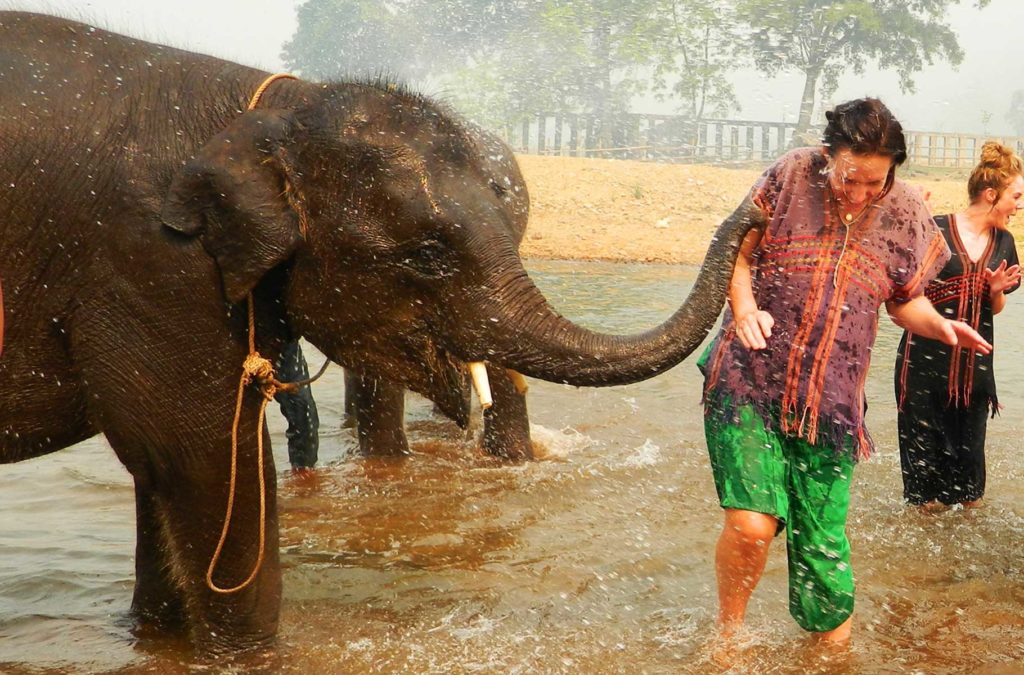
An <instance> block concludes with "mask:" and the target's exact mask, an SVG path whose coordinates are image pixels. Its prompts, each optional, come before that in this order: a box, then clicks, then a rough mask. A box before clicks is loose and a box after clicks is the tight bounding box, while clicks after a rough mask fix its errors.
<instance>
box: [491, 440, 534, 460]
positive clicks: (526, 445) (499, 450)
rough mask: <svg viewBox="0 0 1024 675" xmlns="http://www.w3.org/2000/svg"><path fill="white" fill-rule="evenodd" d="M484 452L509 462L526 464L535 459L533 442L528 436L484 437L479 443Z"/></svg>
mask: <svg viewBox="0 0 1024 675" xmlns="http://www.w3.org/2000/svg"><path fill="white" fill-rule="evenodd" d="M481 446H482V447H483V450H484V452H486V453H487V454H488V455H490V456H492V457H499V458H501V459H505V460H508V461H510V462H528V461H531V460H533V459H535V454H534V451H533V442H532V441H531V440H530V438H529V435H527V437H526V438H525V439H524V438H511V437H508V436H504V437H489V436H487V435H486V434H485V435H484V438H483V441H482V442H481Z"/></svg>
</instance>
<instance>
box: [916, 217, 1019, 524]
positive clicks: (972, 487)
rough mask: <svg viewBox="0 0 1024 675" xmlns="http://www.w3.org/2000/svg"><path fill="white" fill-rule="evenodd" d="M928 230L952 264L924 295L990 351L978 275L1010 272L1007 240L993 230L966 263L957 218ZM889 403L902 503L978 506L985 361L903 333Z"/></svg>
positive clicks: (985, 296)
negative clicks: (938, 233)
mask: <svg viewBox="0 0 1024 675" xmlns="http://www.w3.org/2000/svg"><path fill="white" fill-rule="evenodd" d="M935 222H936V223H937V224H938V226H939V229H941V230H942V234H943V236H944V237H945V238H946V243H947V244H948V245H949V249H950V251H952V252H953V256H952V257H951V258H950V259H949V262H947V263H946V266H945V267H944V268H943V270H942V272H940V273H939V276H938V277H937V278H936V279H935V280H934V281H932V282H931V283H930V284H929V285H928V287H927V289H926V290H925V295H927V297H928V299H929V300H931V302H932V304H933V305H935V308H936V309H937V310H938V311H939V313H940V314H942V315H943V316H944V317H946V318H948V319H958V320H961V321H965V322H967V323H968V324H970V325H971V327H972V328H974V329H975V330H977V331H978V332H979V333H981V335H982V337H984V338H985V339H986V340H987V341H988V342H990V343H992V344H995V342H994V340H993V337H994V336H993V327H992V303H991V300H990V299H989V286H988V283H987V282H986V281H985V276H984V270H985V268H989V269H993V270H994V269H996V268H997V267H999V264H1000V263H1001V262H1002V261H1003V260H1005V261H1006V264H1007V266H1011V265H1016V264H1017V248H1016V246H1014V242H1013V235H1011V234H1010V233H1009V232H1007V231H1006V230H998V229H993V230H992V236H991V238H990V239H989V243H988V246H987V247H986V248H985V251H984V252H983V253H982V254H981V257H980V258H979V259H978V260H977V261H972V260H971V258H970V256H968V255H967V250H966V248H965V247H964V244H963V242H962V241H961V240H960V235H959V233H958V230H957V228H956V226H955V223H956V216H955V215H946V216H936V217H935ZM1013 290H1016V287H1014V288H1011V289H1008V290H1007V291H1006V292H1007V293H1009V292H1011V291H1013ZM896 402H897V404H898V406H899V418H898V419H899V439H900V441H899V442H900V464H901V466H902V470H903V496H904V498H905V499H906V500H907V501H908V502H910V503H911V504H924V503H927V502H931V501H939V502H942V503H943V504H957V503H962V502H970V501H975V500H977V499H981V497H982V495H984V494H985V430H986V423H987V420H988V416H989V413H990V412H991V414H992V416H995V414H996V412H997V411H998V409H999V400H998V398H997V397H996V379H995V373H994V372H993V370H992V355H991V354H988V355H986V354H980V353H978V352H976V351H974V350H970V349H963V348H961V347H950V346H949V345H946V344H943V343H941V342H937V341H935V340H930V339H928V338H923V337H921V336H920V335H914V334H913V333H909V332H904V334H903V340H902V341H901V342H900V347H899V351H898V353H897V356H896Z"/></svg>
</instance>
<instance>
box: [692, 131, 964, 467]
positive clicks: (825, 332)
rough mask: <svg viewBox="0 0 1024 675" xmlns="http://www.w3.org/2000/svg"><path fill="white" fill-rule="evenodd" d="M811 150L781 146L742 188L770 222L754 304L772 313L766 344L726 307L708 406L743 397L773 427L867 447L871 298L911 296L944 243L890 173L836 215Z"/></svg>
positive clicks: (756, 263)
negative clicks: (877, 193) (742, 331)
mask: <svg viewBox="0 0 1024 675" xmlns="http://www.w3.org/2000/svg"><path fill="white" fill-rule="evenodd" d="M826 164H827V158H826V157H825V155H824V154H823V153H822V151H821V150H820V149H817V148H801V149H798V150H793V151H792V152H789V153H787V154H786V155H784V156H783V157H781V158H780V159H779V160H778V161H777V162H775V164H773V165H772V166H771V167H769V168H768V170H767V171H765V173H764V174H763V175H762V176H761V178H760V179H758V181H757V183H755V185H754V188H753V192H752V197H753V200H754V202H755V203H756V204H757V205H758V206H759V207H761V210H762V211H763V212H764V214H765V216H766V218H767V221H768V225H767V228H766V229H765V232H764V234H763V236H762V238H761V244H760V246H759V248H758V250H757V251H756V253H755V255H754V260H753V269H752V274H753V286H754V296H755V298H756V299H757V306H758V308H759V309H762V310H764V311H766V312H768V313H769V314H771V316H772V317H773V318H774V319H775V326H774V327H773V328H772V335H771V337H770V338H768V340H767V342H768V347H767V348H766V349H763V350H759V351H752V350H748V349H746V348H745V347H744V346H743V344H742V343H741V342H740V341H739V339H738V338H736V331H735V327H734V324H733V316H732V312H731V311H730V310H729V309H726V312H725V317H724V319H723V323H722V329H721V331H720V332H719V334H718V336H717V337H716V338H715V340H714V342H713V344H712V345H711V348H710V349H709V358H708V360H707V362H706V363H705V364H704V374H705V391H704V396H705V404H706V410H707V414H710V415H722V416H725V417H726V418H728V419H731V418H732V417H733V415H734V413H735V411H736V409H737V408H738V407H739V406H742V405H746V404H751V405H753V406H754V408H755V409H757V410H758V412H759V413H760V414H761V416H762V417H763V418H764V420H765V422H766V423H767V424H768V425H769V426H771V427H773V428H776V429H777V430H779V431H781V432H783V433H787V434H792V435H795V436H798V437H801V438H803V439H805V440H806V441H807V442H809V443H811V444H815V445H827V446H830V447H832V448H834V449H836V451H837V452H838V451H847V452H850V453H851V454H852V455H853V457H854V458H857V459H860V458H864V457H867V456H868V455H870V454H871V452H872V450H873V443H872V441H871V438H870V436H868V434H867V430H866V429H865V428H864V412H865V409H866V403H865V400H864V379H865V377H866V376H867V372H868V365H869V363H870V360H871V348H872V345H873V344H874V341H875V335H876V333H877V330H878V308H879V306H881V305H882V304H883V303H885V302H887V301H890V300H892V301H896V302H906V301H908V300H910V299H912V298H914V297H916V296H918V295H920V294H921V293H922V292H923V291H924V288H925V286H927V284H928V282H929V281H931V279H932V278H933V277H934V276H935V275H936V274H937V273H938V272H939V270H941V269H942V266H943V265H944V264H945V262H946V260H947V259H948V258H949V255H950V253H949V248H948V247H947V246H946V243H945V240H944V239H943V237H942V234H941V233H940V232H939V230H938V228H937V227H936V226H935V223H934V221H933V220H932V218H931V216H930V215H929V213H928V209H927V207H926V206H925V204H924V202H923V200H922V199H921V197H920V195H919V194H918V193H917V192H916V191H915V190H914V189H913V188H911V187H909V186H907V185H906V184H905V183H903V182H902V181H899V180H897V181H895V184H894V185H893V186H892V189H891V190H890V191H889V193H888V194H886V195H885V196H884V197H883V198H881V199H880V200H878V201H877V202H876V203H875V204H874V205H873V206H871V207H869V208H868V209H867V210H866V211H865V212H864V213H863V214H862V215H861V216H860V217H859V218H858V219H857V220H855V221H854V222H853V223H850V224H849V225H844V224H843V222H842V221H841V219H840V218H839V212H838V208H837V205H836V204H835V199H834V197H833V196H832V192H831V189H830V188H829V186H828V178H827V176H826V175H825V168H826Z"/></svg>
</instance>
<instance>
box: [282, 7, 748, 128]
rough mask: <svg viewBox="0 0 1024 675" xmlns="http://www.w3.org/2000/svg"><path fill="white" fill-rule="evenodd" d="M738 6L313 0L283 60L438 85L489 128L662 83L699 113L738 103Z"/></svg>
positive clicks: (603, 107)
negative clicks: (730, 57)
mask: <svg viewBox="0 0 1024 675" xmlns="http://www.w3.org/2000/svg"><path fill="white" fill-rule="evenodd" d="M728 4H729V3H727V2H724V1H721V0H710V1H706V2H701V1H700V0H389V1H387V2H379V1H377V2H374V1H372V0H308V1H307V2H306V3H305V4H304V5H302V6H301V8H300V10H299V28H298V31H297V33H296V35H295V37H294V38H293V39H292V41H291V42H290V43H289V44H288V45H286V47H285V49H284V53H283V57H284V61H285V63H286V64H287V65H288V66H289V68H291V69H293V70H294V71H296V72H300V73H302V74H303V75H306V76H308V77H316V78H322V79H329V78H338V77H345V76H367V75H370V76H373V75H377V74H380V73H385V74H390V75H393V76H395V77H397V78H399V79H403V80H413V81H417V82H418V83H420V84H429V85H430V86H431V87H433V88H440V89H442V90H443V91H444V93H445V96H446V98H448V99H449V100H451V102H452V103H453V104H454V105H455V106H456V107H457V108H458V109H460V110H462V111H463V112H465V113H466V114H467V115H469V116H470V117H471V118H474V119H475V120H477V121H478V122H481V123H483V124H485V125H489V126H494V125H496V124H498V123H506V122H514V121H516V120H517V119H521V118H523V117H525V116H529V115H532V114H535V113H536V112H538V111H551V112H562V113H572V112H577V113H591V114H595V115H596V116H597V117H598V118H599V119H607V118H609V117H611V116H614V115H616V114H618V113H620V112H623V111H626V110H628V109H629V107H630V102H631V101H632V99H633V98H634V96H636V95H637V94H640V93H643V92H645V91H647V90H648V89H649V88H650V87H651V86H652V85H653V86H655V87H657V88H660V89H662V90H663V91H664V93H665V94H666V95H668V94H672V93H674V94H675V95H678V96H681V97H683V98H684V101H685V102H684V110H685V111H687V112H688V113H690V114H696V115H700V114H702V113H703V111H704V110H714V111H716V112H721V111H725V110H727V109H729V108H730V107H733V106H734V105H735V96H734V94H733V93H732V90H731V88H729V86H728V83H727V82H726V80H725V73H726V71H727V66H728V63H727V61H726V60H725V59H724V58H722V57H721V56H719V55H718V54H719V52H720V51H721V52H722V53H725V49H724V46H727V43H728V41H729V40H730V39H731V38H730V34H729V33H728V31H726V30H725V29H724V26H725V25H726V24H725V20H724V19H725V17H726V16H727V12H724V11H723V8H725V7H727V6H728ZM712 54H714V56H712ZM652 75H653V77H652Z"/></svg>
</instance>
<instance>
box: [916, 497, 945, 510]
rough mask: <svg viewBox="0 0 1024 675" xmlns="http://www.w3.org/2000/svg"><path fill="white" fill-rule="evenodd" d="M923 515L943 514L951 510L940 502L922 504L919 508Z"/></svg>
mask: <svg viewBox="0 0 1024 675" xmlns="http://www.w3.org/2000/svg"><path fill="white" fill-rule="evenodd" d="M918 508H919V509H921V511H922V512H923V513H942V512H943V511H947V510H949V507H948V506H946V505H945V504H943V503H942V502H940V501H937V500H936V501H931V502H925V503H924V504H921V505H920V506H919V507H918Z"/></svg>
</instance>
